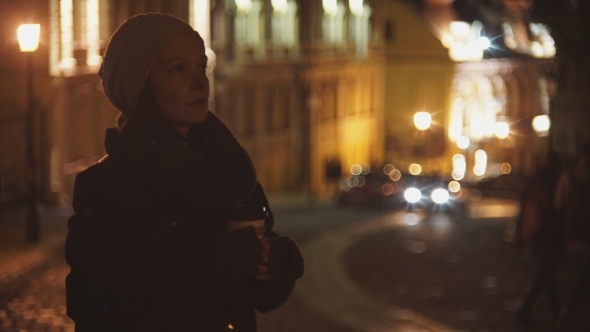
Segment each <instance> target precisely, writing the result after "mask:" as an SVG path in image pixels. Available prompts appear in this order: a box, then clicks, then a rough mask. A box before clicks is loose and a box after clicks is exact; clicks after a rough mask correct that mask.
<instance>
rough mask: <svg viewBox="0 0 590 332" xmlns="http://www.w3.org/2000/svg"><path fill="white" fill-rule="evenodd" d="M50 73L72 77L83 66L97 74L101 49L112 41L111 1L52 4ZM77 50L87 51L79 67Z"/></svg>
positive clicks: (58, 1) (76, 0)
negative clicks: (110, 27) (110, 29)
mask: <svg viewBox="0 0 590 332" xmlns="http://www.w3.org/2000/svg"><path fill="white" fill-rule="evenodd" d="M49 9H50V29H51V31H50V41H49V45H50V50H49V60H50V73H51V75H53V76H59V75H61V74H66V75H71V74H72V73H74V72H73V69H74V68H76V66H79V65H84V64H85V65H86V66H87V68H88V70H86V71H85V72H88V71H90V72H97V71H98V68H99V66H100V64H101V63H102V57H101V56H100V53H101V46H102V44H103V43H104V41H105V40H106V38H108V37H109V36H108V35H109V31H108V24H109V22H108V15H107V13H108V0H51V1H50V4H49ZM75 50H82V51H85V55H86V58H85V59H83V60H82V61H84V62H85V63H78V61H77V60H76V57H75V56H74V51H75Z"/></svg>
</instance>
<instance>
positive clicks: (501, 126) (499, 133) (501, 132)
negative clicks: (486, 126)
mask: <svg viewBox="0 0 590 332" xmlns="http://www.w3.org/2000/svg"><path fill="white" fill-rule="evenodd" d="M494 135H496V137H497V138H499V139H505V138H506V137H508V135H510V125H509V124H508V123H506V122H496V124H495V125H494Z"/></svg>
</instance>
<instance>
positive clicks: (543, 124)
mask: <svg viewBox="0 0 590 332" xmlns="http://www.w3.org/2000/svg"><path fill="white" fill-rule="evenodd" d="M549 128H551V120H550V119H549V116H547V115H537V116H535V117H534V118H533V129H534V130H535V132H537V133H544V132H547V131H549Z"/></svg>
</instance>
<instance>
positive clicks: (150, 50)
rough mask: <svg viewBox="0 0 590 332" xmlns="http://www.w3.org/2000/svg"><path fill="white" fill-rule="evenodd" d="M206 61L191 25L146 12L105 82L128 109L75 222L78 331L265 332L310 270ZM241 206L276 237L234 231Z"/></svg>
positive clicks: (105, 72) (117, 36)
mask: <svg viewBox="0 0 590 332" xmlns="http://www.w3.org/2000/svg"><path fill="white" fill-rule="evenodd" d="M206 68H207V57H206V56H205V46H204V42H203V40H202V39H201V37H200V36H199V35H198V33H197V32H195V31H194V30H193V29H192V28H191V27H190V26H189V25H188V24H186V23H184V22H182V21H180V20H178V19H176V18H174V17H172V16H170V15H164V14H158V13H149V14H142V15H137V16H134V17H132V18H130V19H129V20H127V21H126V22H125V23H124V24H123V25H121V27H119V29H118V30H117V31H116V32H115V33H114V34H113V36H112V38H111V40H110V42H109V45H108V47H107V50H106V52H105V56H104V62H103V65H102V68H101V70H100V73H99V75H100V76H101V78H102V85H103V88H104V93H105V95H106V97H107V98H108V99H109V101H110V102H111V103H112V104H113V105H114V106H115V107H116V108H117V109H118V110H120V111H121V114H120V116H119V119H118V128H117V129H114V128H113V129H109V130H107V135H106V140H105V147H106V150H107V156H106V157H104V158H103V159H102V160H100V161H99V162H98V163H96V164H95V165H93V166H91V167H89V168H88V169H86V170H85V171H83V172H81V173H79V174H78V176H77V177H76V184H75V188H74V201H73V205H74V211H75V215H74V216H72V217H71V218H70V220H69V222H68V228H69V232H68V236H67V240H66V259H67V262H68V264H69V265H70V267H71V272H70V273H69V275H68V276H67V279H66V291H67V309H68V315H69V316H70V317H71V318H72V319H73V320H74V321H75V323H76V331H256V316H255V311H254V310H258V311H261V312H265V311H269V310H273V309H275V308H277V307H278V306H280V305H281V304H282V303H284V302H285V301H286V300H287V298H288V297H289V295H290V293H291V291H292V290H293V287H294V285H295V280H296V279H298V278H300V277H301V276H302V274H303V260H302V258H301V255H300V252H299V250H298V248H297V246H296V245H295V244H294V242H293V241H291V240H290V239H289V238H286V237H280V236H277V235H276V234H274V233H273V232H272V226H273V217H272V213H270V211H268V209H267V207H268V202H267V200H266V197H265V195H264V192H263V190H262V188H261V186H260V184H259V183H258V182H257V181H256V175H255V172H254V169H253V167H252V164H251V162H250V160H249V157H248V155H247V154H246V152H245V151H244V150H243V149H242V147H241V146H240V145H239V144H238V142H237V141H236V139H235V138H234V137H233V135H232V134H231V133H230V131H229V130H228V129H227V128H226V127H225V126H224V124H223V123H222V122H221V121H220V120H219V119H217V118H216V117H215V115H213V114H212V113H210V112H208V108H207V100H208V96H209V82H208V80H207V76H206ZM237 206H245V207H251V208H253V209H256V210H257V211H261V210H265V211H267V212H268V216H267V217H266V220H265V228H261V229H258V230H259V231H262V232H264V233H262V232H259V233H258V234H257V230H255V229H254V228H253V227H245V228H241V229H239V230H236V231H232V232H229V231H227V229H226V220H227V219H228V218H230V215H231V214H235V213H234V212H236V211H239V210H238V209H236V207H237Z"/></svg>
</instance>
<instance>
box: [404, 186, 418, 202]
mask: <svg viewBox="0 0 590 332" xmlns="http://www.w3.org/2000/svg"><path fill="white" fill-rule="evenodd" d="M404 198H405V199H406V201H407V202H408V203H418V201H420V199H421V198H422V192H421V191H420V189H417V188H408V189H406V191H404Z"/></svg>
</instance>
